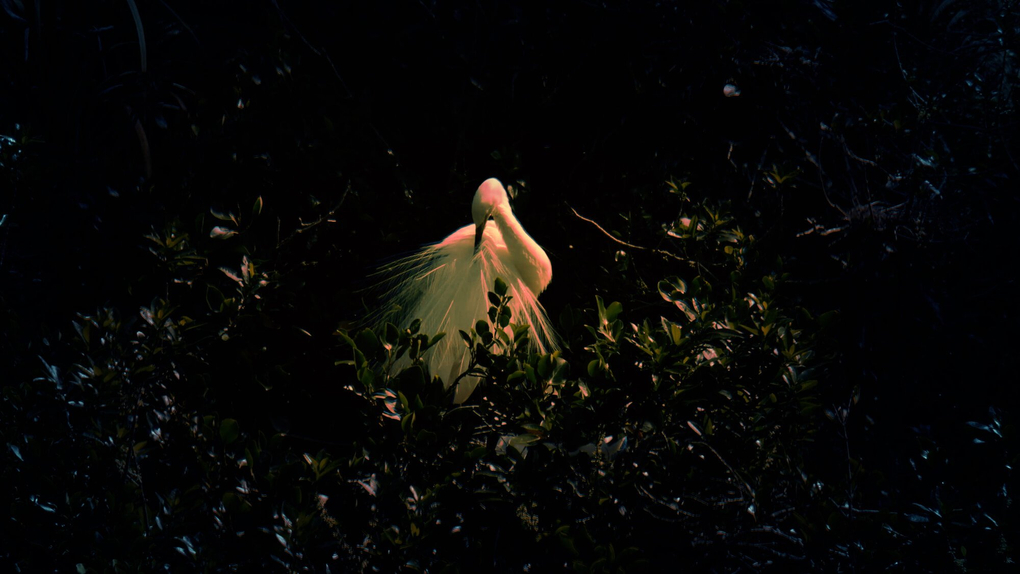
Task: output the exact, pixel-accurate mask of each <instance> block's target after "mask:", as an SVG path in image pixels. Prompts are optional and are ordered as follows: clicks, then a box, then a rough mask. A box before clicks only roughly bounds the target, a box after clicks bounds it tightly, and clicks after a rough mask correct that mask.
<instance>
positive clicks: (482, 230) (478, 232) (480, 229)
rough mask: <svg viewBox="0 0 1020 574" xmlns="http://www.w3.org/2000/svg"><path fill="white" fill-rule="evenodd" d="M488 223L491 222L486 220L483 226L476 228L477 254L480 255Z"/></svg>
mask: <svg viewBox="0 0 1020 574" xmlns="http://www.w3.org/2000/svg"><path fill="white" fill-rule="evenodd" d="M488 222H489V220H488V219H486V220H485V221H483V222H482V224H481V225H476V226H475V253H478V247H479V246H481V245H482V237H484V236H485V224H486V223H488Z"/></svg>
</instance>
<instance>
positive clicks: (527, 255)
mask: <svg viewBox="0 0 1020 574" xmlns="http://www.w3.org/2000/svg"><path fill="white" fill-rule="evenodd" d="M492 219H493V221H494V222H495V223H496V227H497V228H498V229H499V231H500V233H501V234H502V235H503V242H504V243H506V246H507V250H508V251H509V252H510V256H511V258H512V259H513V261H514V265H515V266H516V267H517V270H518V272H520V273H521V277H522V279H524V282H525V284H527V286H528V288H529V289H531V291H532V293H534V294H535V295H538V294H539V293H541V292H542V291H545V288H546V287H547V286H548V285H549V282H550V281H551V280H552V265H551V264H550V262H549V256H548V255H546V253H545V250H544V249H542V246H540V245H539V244H538V243H536V242H535V240H534V239H532V238H531V236H530V235H528V232H527V231H525V230H524V226H522V225H521V222H519V221H517V218H516V217H514V214H513V211H512V210H511V209H510V205H509V204H503V205H500V206H499V207H497V208H496V210H495V211H493V213H492Z"/></svg>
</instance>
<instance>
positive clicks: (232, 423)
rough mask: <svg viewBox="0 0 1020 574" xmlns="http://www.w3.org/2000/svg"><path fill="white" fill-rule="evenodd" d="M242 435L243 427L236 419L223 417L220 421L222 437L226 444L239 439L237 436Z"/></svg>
mask: <svg viewBox="0 0 1020 574" xmlns="http://www.w3.org/2000/svg"><path fill="white" fill-rule="evenodd" d="M240 435H241V427H240V426H239V425H238V424H237V421H236V420H234V419H223V422H221V423H220V438H222V439H223V442H224V443H225V444H230V443H232V442H234V441H235V440H237V437H238V436H240Z"/></svg>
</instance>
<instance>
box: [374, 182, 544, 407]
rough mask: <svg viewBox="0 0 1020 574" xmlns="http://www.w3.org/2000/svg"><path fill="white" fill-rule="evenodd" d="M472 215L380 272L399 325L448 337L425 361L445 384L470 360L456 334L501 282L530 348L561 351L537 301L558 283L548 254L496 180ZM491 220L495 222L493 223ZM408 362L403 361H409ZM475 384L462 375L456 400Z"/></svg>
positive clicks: (482, 189)
mask: <svg viewBox="0 0 1020 574" xmlns="http://www.w3.org/2000/svg"><path fill="white" fill-rule="evenodd" d="M471 217H472V219H473V220H474V223H473V224H471V225H465V226H464V227H461V228H460V229H458V230H457V231H455V232H453V234H451V235H450V236H449V237H447V238H446V239H444V240H443V241H441V242H439V243H436V244H433V245H428V246H426V247H424V248H422V249H421V250H420V251H418V252H416V253H414V254H412V255H410V256H407V257H404V258H402V259H399V260H397V261H395V262H393V263H391V264H389V265H386V266H385V267H384V268H382V269H381V270H380V271H379V273H380V274H382V275H386V276H388V279H387V280H385V283H387V284H388V285H389V287H388V289H387V290H386V292H385V294H384V299H387V300H388V301H389V307H391V308H394V309H395V310H396V311H395V312H396V316H395V319H396V320H395V321H394V322H395V323H396V324H397V326H398V327H400V328H401V329H404V328H407V326H409V325H410V324H411V322H412V321H414V319H421V327H420V332H422V333H425V334H427V335H429V336H432V335H435V334H436V333H440V332H443V333H446V336H445V337H444V338H443V339H442V340H440V341H439V342H438V343H437V344H436V345H435V346H433V347H431V348H430V349H429V350H428V351H426V353H425V355H424V356H423V359H424V361H425V363H426V364H427V365H428V367H429V372H430V373H431V374H432V375H433V376H435V375H439V376H440V377H442V378H443V380H444V382H445V384H446V385H447V387H449V385H451V384H453V382H454V381H455V380H457V378H458V376H459V375H461V374H462V373H463V372H464V371H465V370H467V368H468V366H469V362H470V356H471V354H470V350H469V349H468V347H467V345H465V343H464V340H463V339H462V338H461V337H460V336H458V331H465V332H468V331H470V329H471V328H472V327H473V326H474V324H475V322H476V321H478V320H479V319H484V318H485V317H486V316H487V315H486V312H487V311H488V307H489V302H488V292H489V291H491V290H492V288H493V284H494V282H495V280H496V278H497V277H499V278H501V279H503V281H505V282H506V284H507V286H508V289H507V295H508V296H510V297H512V299H511V300H510V303H509V304H508V307H509V308H510V311H511V312H512V314H513V315H512V319H511V321H512V322H513V323H516V324H525V325H529V326H530V331H531V334H530V337H529V341H530V347H531V349H532V350H534V351H537V352H539V353H551V352H553V351H555V350H557V349H558V348H559V346H558V344H557V342H556V334H555V332H554V331H553V328H552V325H551V324H550V323H549V319H548V317H546V314H545V310H544V309H543V308H542V304H541V303H539V302H538V295H539V294H540V293H542V291H544V290H545V288H546V287H547V286H548V285H549V282H550V281H551V280H552V265H551V264H550V262H549V256H548V255H546V254H545V250H543V249H542V247H541V246H540V245H539V244H538V243H536V242H535V240H534V239H532V238H531V236H530V235H528V233H527V232H526V231H525V230H524V227H523V226H521V223H520V222H519V221H517V218H516V217H514V214H513V211H512V210H511V208H510V200H509V198H508V197H507V193H506V189H504V188H503V184H502V183H500V181H499V180H498V179H495V178H490V179H487V180H485V181H484V182H482V184H481V185H480V186H478V190H477V191H475V197H474V200H472V202H471ZM490 218H491V219H492V221H493V223H494V224H495V225H489V224H488V222H489V219H490ZM495 328H496V327H494V330H495ZM508 333H509V330H508ZM406 361H407V359H406V357H405V358H404V359H403V364H405V365H406ZM397 366H398V367H399V366H402V365H401V364H398V365H397ZM477 384H478V379H476V378H474V377H463V378H461V380H460V382H459V384H458V388H457V390H456V393H455V397H454V402H455V403H458V404H459V403H462V402H464V401H465V400H467V398H468V397H469V396H470V395H471V393H472V392H473V391H474V389H475V387H476V386H477Z"/></svg>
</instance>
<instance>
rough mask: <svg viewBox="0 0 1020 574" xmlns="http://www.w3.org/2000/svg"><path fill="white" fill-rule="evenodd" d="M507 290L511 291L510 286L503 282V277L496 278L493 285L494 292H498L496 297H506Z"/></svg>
mask: <svg viewBox="0 0 1020 574" xmlns="http://www.w3.org/2000/svg"><path fill="white" fill-rule="evenodd" d="M507 289H509V286H508V285H507V284H506V281H503V279H502V278H501V277H496V283H495V285H493V290H494V291H495V292H496V295H499V296H500V297H503V296H504V295H506V292H507Z"/></svg>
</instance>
